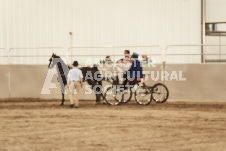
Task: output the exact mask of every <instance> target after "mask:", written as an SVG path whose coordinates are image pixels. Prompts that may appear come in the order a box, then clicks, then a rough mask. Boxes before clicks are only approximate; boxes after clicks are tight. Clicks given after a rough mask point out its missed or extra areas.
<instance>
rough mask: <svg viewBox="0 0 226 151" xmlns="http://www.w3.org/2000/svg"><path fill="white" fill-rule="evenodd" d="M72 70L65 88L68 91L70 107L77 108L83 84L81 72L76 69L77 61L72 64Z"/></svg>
mask: <svg viewBox="0 0 226 151" xmlns="http://www.w3.org/2000/svg"><path fill="white" fill-rule="evenodd" d="M72 65H73V69H71V70H70V71H69V73H68V76H67V77H68V79H67V87H68V88H69V90H70V104H71V105H70V107H74V106H75V108H78V107H79V91H80V89H81V87H82V84H83V75H82V71H81V70H80V69H79V68H78V61H74V62H73V64H72Z"/></svg>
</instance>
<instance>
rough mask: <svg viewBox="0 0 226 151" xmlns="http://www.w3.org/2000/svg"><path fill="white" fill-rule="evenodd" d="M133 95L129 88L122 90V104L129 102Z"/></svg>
mask: <svg viewBox="0 0 226 151" xmlns="http://www.w3.org/2000/svg"><path fill="white" fill-rule="evenodd" d="M132 95H133V93H132V89H131V88H127V89H124V90H123V100H122V103H127V102H129V101H130V100H131V97H132Z"/></svg>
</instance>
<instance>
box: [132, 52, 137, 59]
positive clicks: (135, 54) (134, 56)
mask: <svg viewBox="0 0 226 151" xmlns="http://www.w3.org/2000/svg"><path fill="white" fill-rule="evenodd" d="M138 56H139V55H138V53H136V52H134V53H133V54H132V56H131V58H138Z"/></svg>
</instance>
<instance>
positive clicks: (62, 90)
mask: <svg viewBox="0 0 226 151" xmlns="http://www.w3.org/2000/svg"><path fill="white" fill-rule="evenodd" d="M64 91H65V85H63V84H61V93H62V100H61V103H60V105H61V106H63V105H64V101H65V99H64Z"/></svg>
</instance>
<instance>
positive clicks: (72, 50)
mask: <svg viewBox="0 0 226 151" xmlns="http://www.w3.org/2000/svg"><path fill="white" fill-rule="evenodd" d="M213 46H218V47H222V46H226V45H199V44H197V45H167V46H166V47H165V48H164V49H163V48H162V47H160V46H159V45H143V46H97V47H69V48H63V47H14V48H9V49H6V48H0V49H1V50H6V51H7V52H8V53H7V54H8V55H6V54H5V55H1V56H0V58H8V81H9V82H8V87H9V98H10V91H11V88H10V86H11V65H12V62H11V61H12V60H11V58H21V57H24V58H26V57H35V58H37V57H40V58H43V57H50V56H49V55H45V54H44V55H26V54H25V55H24V54H23V55H14V54H13V51H16V50H19V49H20V50H40V49H50V50H54V49H60V50H62V54H61V56H65V57H67V59H68V58H70V61H71V62H72V59H73V57H81V58H84V57H101V58H104V57H105V56H106V55H109V56H115V57H118V56H120V57H121V56H124V55H123V54H115V51H109V49H112V50H113V49H120V48H121V50H120V51H122V52H123V51H124V49H129V50H132V51H133V50H134V49H135V50H140V49H141V48H151V49H158V50H157V51H156V50H155V51H145V52H146V53H145V54H146V55H150V56H157V57H160V58H161V61H160V62H161V63H162V70H165V64H166V63H168V62H167V56H178V57H181V56H182V55H192V56H199V57H200V58H201V57H203V60H204V62H200V63H205V60H206V56H209V55H216V56H226V53H221V52H220V53H207V52H206V51H205V49H203V50H204V51H203V52H202V51H201V49H200V50H199V51H198V53H189V52H188V53H184V51H183V52H179V53H178V52H177V53H169V48H173V47H213ZM81 49H83V50H84V49H107V50H108V51H106V53H105V54H97V53H96V52H95V51H94V52H93V53H92V54H86V55H84V51H78V50H81ZM149 50H150V49H149ZM53 52H54V51H53ZM156 52H157V53H156ZM77 53H78V54H77ZM138 53H139V52H138ZM219 58H221V57H219ZM68 60H69V59H68ZM47 61H48V60H47Z"/></svg>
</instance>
